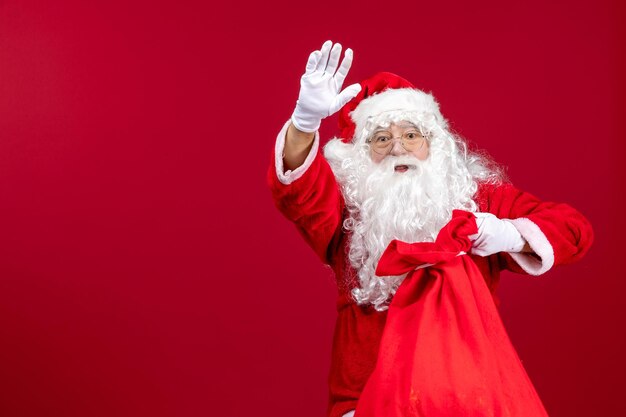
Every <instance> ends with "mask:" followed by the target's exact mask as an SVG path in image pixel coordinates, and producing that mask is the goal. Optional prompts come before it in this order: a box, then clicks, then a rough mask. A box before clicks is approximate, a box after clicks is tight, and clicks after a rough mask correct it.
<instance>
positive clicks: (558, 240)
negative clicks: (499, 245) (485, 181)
mask: <svg viewBox="0 0 626 417" xmlns="http://www.w3.org/2000/svg"><path fill="white" fill-rule="evenodd" d="M480 194H481V195H480V196H479V198H478V200H479V201H478V203H479V205H480V206H481V210H483V211H488V212H490V213H492V214H494V215H496V216H497V217H499V218H500V219H510V221H511V223H513V225H514V226H515V228H516V229H517V230H518V231H519V232H520V234H521V235H522V236H523V237H524V239H526V241H527V242H528V244H529V246H530V247H531V248H532V250H533V253H506V252H504V253H500V254H498V255H497V256H498V257H499V259H498V262H499V264H500V267H501V268H504V269H508V270H511V271H514V272H521V273H528V274H531V275H541V274H543V273H545V272H547V271H548V270H550V269H551V268H552V267H553V266H554V265H561V264H567V263H571V262H575V261H577V260H578V259H580V258H581V257H582V256H583V255H584V254H585V253H587V251H588V250H589V248H590V246H591V244H592V242H593V229H592V227H591V224H590V223H589V221H588V220H587V219H586V218H585V217H584V216H583V215H582V214H581V213H580V212H578V211H577V210H575V209H574V208H572V207H571V206H569V205H567V204H563V203H552V202H544V201H541V200H539V199H538V198H537V197H535V196H534V195H532V194H529V193H526V192H523V191H520V190H518V189H517V188H515V187H514V186H513V185H511V184H508V183H505V184H502V185H498V186H483V187H481V191H480Z"/></svg>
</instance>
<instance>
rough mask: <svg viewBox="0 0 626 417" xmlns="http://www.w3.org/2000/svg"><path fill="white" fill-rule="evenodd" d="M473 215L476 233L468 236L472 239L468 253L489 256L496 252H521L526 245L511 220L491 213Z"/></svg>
mask: <svg viewBox="0 0 626 417" xmlns="http://www.w3.org/2000/svg"><path fill="white" fill-rule="evenodd" d="M474 216H476V225H477V226H478V233H476V234H473V235H470V236H469V238H470V240H472V241H473V242H472V249H471V250H470V253H472V254H474V255H478V256H489V255H493V254H494V253H498V252H521V251H522V249H523V248H524V245H526V240H524V238H523V237H522V235H521V234H520V233H519V232H518V231H517V229H516V228H515V226H513V224H512V223H511V222H509V221H507V220H501V219H499V218H497V217H496V216H494V215H493V214H491V213H474Z"/></svg>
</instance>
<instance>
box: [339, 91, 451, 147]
mask: <svg viewBox="0 0 626 417" xmlns="http://www.w3.org/2000/svg"><path fill="white" fill-rule="evenodd" d="M391 112H401V113H414V114H422V115H424V116H430V117H434V118H435V119H436V121H437V122H438V123H439V125H440V126H441V127H444V128H445V127H446V125H447V123H446V122H445V119H444V118H443V116H442V115H441V112H440V111H439V104H437V102H436V101H435V98H434V97H433V96H432V95H430V94H427V93H425V92H423V91H420V90H417V89H413V88H397V89H389V90H385V91H383V92H382V93H378V94H375V95H373V96H371V97H368V98H366V99H365V100H363V101H362V102H361V103H359V105H358V106H357V107H356V109H354V111H353V112H352V113H350V117H351V118H352V120H353V121H354V124H355V131H354V138H355V141H356V142H361V141H363V140H364V139H365V138H363V131H364V129H365V127H366V125H367V122H368V120H371V119H372V118H375V117H377V116H379V115H381V114H383V113H391ZM408 121H410V120H408Z"/></svg>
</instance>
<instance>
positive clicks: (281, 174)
mask: <svg viewBox="0 0 626 417" xmlns="http://www.w3.org/2000/svg"><path fill="white" fill-rule="evenodd" d="M290 124H291V119H289V120H288V121H287V123H285V126H283V128H282V129H281V130H280V132H279V133H278V137H276V147H275V149H274V157H275V158H274V159H275V160H276V176H277V177H278V180H279V181H280V182H281V183H283V184H291V183H292V182H294V181H295V180H297V179H298V178H300V177H301V176H302V175H303V174H304V173H305V172H306V170H307V169H309V167H310V166H311V164H312V163H313V160H314V159H315V156H316V155H317V149H318V148H319V144H320V134H319V132H315V140H314V141H313V146H312V147H311V151H310V152H309V154H308V155H307V157H306V159H305V160H304V163H303V164H302V165H300V166H299V167H298V168H296V169H294V170H293V171H291V170H287V171H285V167H284V165H283V154H284V151H285V137H286V136H287V129H288V128H289V125H290Z"/></svg>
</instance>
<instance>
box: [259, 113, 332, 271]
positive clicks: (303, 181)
mask: <svg viewBox="0 0 626 417" xmlns="http://www.w3.org/2000/svg"><path fill="white" fill-rule="evenodd" d="M288 126H289V122H287V123H286V124H285V126H284V127H283V129H282V130H281V131H280V133H279V134H278V137H277V139H276V147H275V151H274V154H273V156H272V163H271V165H270V167H269V171H268V177H267V178H268V184H269V187H270V190H271V192H272V197H273V199H274V203H275V204H276V207H277V208H278V209H279V210H280V211H281V212H282V213H283V215H284V216H285V217H287V219H289V220H290V221H292V222H293V223H294V224H295V225H296V227H297V229H298V231H299V232H300V233H301V234H302V236H303V237H304V239H305V240H306V242H307V243H308V244H309V246H311V247H312V248H313V250H314V251H315V253H316V254H317V255H318V256H319V258H320V259H321V260H322V261H323V262H324V263H326V264H331V263H332V262H333V259H332V254H334V253H335V252H336V250H335V249H336V246H337V245H338V244H339V240H340V237H341V233H342V216H343V210H344V201H343V197H342V195H341V192H340V190H339V187H338V185H337V182H336V180H335V176H334V174H333V172H332V170H331V169H330V166H329V165H328V162H327V161H326V159H324V157H323V156H322V155H321V154H320V152H319V135H318V133H316V134H315V141H314V143H313V147H312V149H311V151H310V153H309V155H308V156H307V158H306V160H305V162H304V164H303V165H302V166H300V167H299V168H297V169H296V170H294V171H284V167H283V149H284V143H285V135H286V132H287V128H288Z"/></svg>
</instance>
